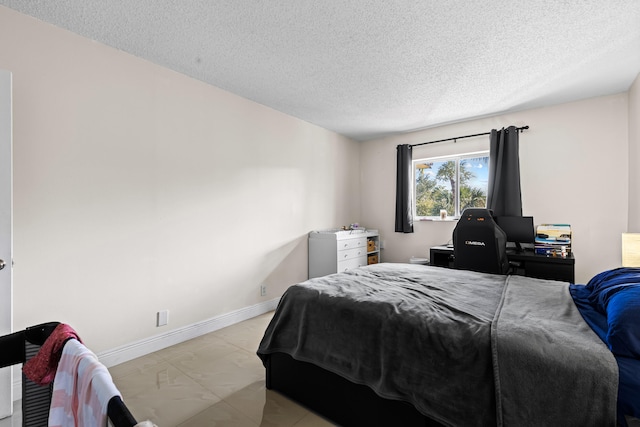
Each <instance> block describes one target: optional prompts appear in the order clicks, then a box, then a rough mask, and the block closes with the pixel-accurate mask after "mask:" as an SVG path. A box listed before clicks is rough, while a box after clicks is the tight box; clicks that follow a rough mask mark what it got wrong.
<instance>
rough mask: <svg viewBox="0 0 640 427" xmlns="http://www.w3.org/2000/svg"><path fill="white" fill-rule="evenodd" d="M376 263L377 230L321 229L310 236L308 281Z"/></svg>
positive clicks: (378, 253)
mask: <svg viewBox="0 0 640 427" xmlns="http://www.w3.org/2000/svg"><path fill="white" fill-rule="evenodd" d="M378 262H380V235H379V234H378V230H365V229H358V230H320V231H312V232H311V233H309V278H310V279H311V278H313V277H320V276H326V275H327V274H333V273H340V272H343V271H346V270H349V269H351V268H356V267H361V266H364V265H367V264H376V263H378Z"/></svg>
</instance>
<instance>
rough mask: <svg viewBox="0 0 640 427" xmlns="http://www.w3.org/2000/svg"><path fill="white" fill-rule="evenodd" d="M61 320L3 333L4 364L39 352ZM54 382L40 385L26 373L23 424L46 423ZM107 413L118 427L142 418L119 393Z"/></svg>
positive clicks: (1, 362) (1, 361)
mask: <svg viewBox="0 0 640 427" xmlns="http://www.w3.org/2000/svg"><path fill="white" fill-rule="evenodd" d="M59 324H60V322H48V323H43V324H40V325H36V326H32V327H29V328H27V329H25V330H23V331H18V332H14V333H12V334H9V335H4V336H1V337H0V368H4V367H7V366H12V365H16V364H20V363H25V362H26V361H27V360H29V359H31V357H33V356H35V354H36V353H37V351H38V349H39V348H40V347H41V346H42V345H43V344H44V342H45V341H46V339H47V338H48V337H49V335H51V333H52V332H53V330H54V329H55V328H56V326H58V325H59ZM52 392H53V387H52V384H50V385H48V386H40V385H38V384H36V383H34V382H33V381H31V380H29V379H28V378H27V377H26V376H25V375H24V374H23V375H22V425H23V427H32V426H33V427H38V426H46V425H47V421H48V418H49V407H50V406H51V395H52ZM107 416H108V417H109V419H110V420H111V422H112V423H113V425H114V426H115V427H133V426H135V425H136V424H137V423H138V422H137V421H136V419H135V418H134V417H133V415H132V414H131V412H130V411H129V408H127V406H126V405H125V403H124V402H123V401H122V399H121V398H120V397H119V396H114V397H113V398H111V400H109V403H108V406H107Z"/></svg>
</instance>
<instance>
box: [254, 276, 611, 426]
mask: <svg viewBox="0 0 640 427" xmlns="http://www.w3.org/2000/svg"><path fill="white" fill-rule="evenodd" d="M274 352H283V353H286V354H289V355H291V356H292V357H293V358H295V359H297V360H300V361H305V362H311V363H313V364H315V365H317V366H319V367H321V368H324V369H326V370H328V371H331V372H333V373H336V374H339V375H341V376H343V377H345V378H348V379H349V380H351V381H352V382H355V383H358V384H366V385H368V386H369V387H371V388H372V389H373V390H374V391H375V392H376V393H377V394H378V395H380V396H382V397H385V398H390V399H399V400H404V401H408V402H411V403H412V404H413V405H414V406H415V407H416V408H417V409H418V410H419V411H420V412H422V413H423V414H425V415H427V416H429V417H430V418H433V419H435V420H437V421H439V422H440V423H442V424H444V425H450V426H493V425H500V426H502V425H504V426H527V425H531V426H543V425H563V426H570V425H576V426H588V425H593V426H607V425H611V426H615V423H616V413H615V411H616V397H617V378H618V373H617V365H616V362H615V359H614V358H613V355H612V354H611V353H610V352H609V350H608V349H607V348H606V346H605V345H604V344H603V343H602V341H600V339H599V338H598V337H597V336H596V335H595V333H593V332H592V331H591V329H590V328H589V326H588V325H587V324H586V323H585V322H584V321H583V319H582V317H581V315H580V313H579V312H578V310H577V308H576V307H575V305H574V304H573V301H572V299H571V296H570V294H569V290H568V285H567V284H566V283H561V282H554V281H544V280H538V279H531V278H525V277H518V276H499V275H491V274H483V273H475V272H469V271H459V270H450V269H444V268H438V267H427V266H422V265H412V264H376V265H371V266H368V267H363V268H359V269H354V270H350V271H348V272H345V273H340V274H334V275H330V276H325V277H320V278H315V279H311V280H308V281H306V282H303V283H301V284H298V285H295V286H292V287H290V288H289V289H288V290H287V291H286V292H285V294H284V295H283V297H282V299H281V301H280V304H279V305H278V309H277V310H276V313H275V314H274V317H273V319H272V321H271V323H270V324H269V326H268V328H267V330H266V332H265V335H264V338H263V339H262V341H261V343H260V346H259V348H258V356H260V357H261V358H262V359H263V361H264V360H266V358H267V357H268V354H270V353H274Z"/></svg>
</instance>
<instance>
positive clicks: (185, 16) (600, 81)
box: [0, 0, 640, 140]
mask: <svg viewBox="0 0 640 427" xmlns="http://www.w3.org/2000/svg"><path fill="white" fill-rule="evenodd" d="M0 4H1V5H5V6H7V7H10V8H12V9H15V10H18V11H20V12H23V13H25V14H28V15H31V16H34V17H36V18H38V19H41V20H43V21H46V22H49V23H52V24H53V25H56V26H58V27H61V28H65V29H68V30H70V31H72V32H74V33H77V34H80V35H82V36H85V37H88V38H90V39H93V40H96V41H99V42H101V43H104V44H106V45H109V46H112V47H115V48H117V49H120V50H122V51H125V52H128V53H131V54H133V55H135V56H138V57H141V58H145V59H147V60H149V61H151V62H154V63H157V64H160V65H162V66H165V67H168V68H170V69H173V70H175V71H178V72H181V73H184V74H186V75H188V76H191V77H194V78H196V79H199V80H202V81H204V82H207V83H210V84H212V85H215V86H218V87H220V88H222V89H225V90H228V91H230V92H233V93H236V94H238V95H240V96H243V97H245V98H248V99H251V100H254V101H256V102H259V103H261V104H264V105H267V106H269V107H272V108H274V109H276V110H279V111H282V112H284V113H287V114H290V115H292V116H295V117H298V118H300V119H303V120H306V121H308V122H311V123H315V124H317V125H319V126H322V127H324V128H327V129H331V130H333V131H336V132H338V133H341V134H344V135H347V136H349V137H352V138H354V139H357V140H367V139H371V138H376V137H380V136H385V135H390V134H396V133H401V132H407V131H411V130H417V129H422V128H427V127H432V126H436V125H441V124H445V123H452V122H456V121H461V120H466V119H470V118H474V117H482V116H487V115H492V114H497V113H502V112H508V111H516V110H523V109H527V108H532V107H540V106H546V105H552V104H556V103H561V102H566V101H573V100H578V99H583V98H588V97H593V96H599V95H606V94H612V93H618V92H623V91H626V90H628V88H629V87H630V85H631V83H632V82H633V80H634V79H635V77H636V76H637V75H638V73H640V1H639V0H599V1H597V0H585V1H579V0H575V1H570V0H549V1H543V0H531V1H512V0H501V1H495V0H490V1H480V0H477V1H475V0H463V1H458V0H448V1H447V0H428V1H426V0H423V1H420V0H413V1H409V0H404V1H403V0H368V1H365V0H353V1H345V0H322V1H318V0H286V1H285V0H279V1H275V0H274V1H267V0H224V1H220V0H191V1H184V0H109V1H105V0H14V1H12V0H0Z"/></svg>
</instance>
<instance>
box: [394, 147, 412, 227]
mask: <svg viewBox="0 0 640 427" xmlns="http://www.w3.org/2000/svg"><path fill="white" fill-rule="evenodd" d="M397 150H398V153H397V155H398V163H397V169H396V232H398V233H413V213H412V212H413V208H412V203H411V183H412V179H411V178H412V177H411V162H412V161H413V155H412V151H413V148H412V147H411V146H410V145H407V144H405V145H398V147H397Z"/></svg>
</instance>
